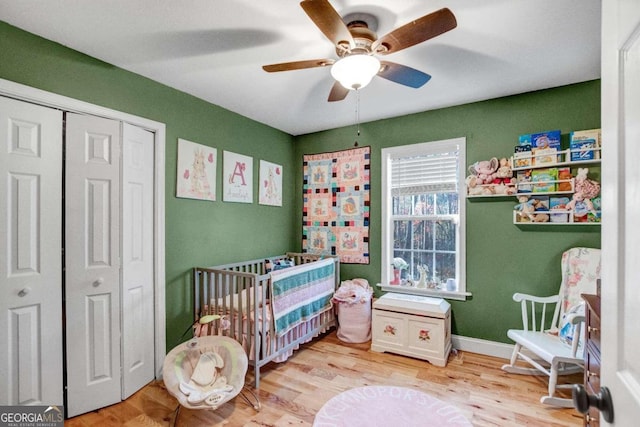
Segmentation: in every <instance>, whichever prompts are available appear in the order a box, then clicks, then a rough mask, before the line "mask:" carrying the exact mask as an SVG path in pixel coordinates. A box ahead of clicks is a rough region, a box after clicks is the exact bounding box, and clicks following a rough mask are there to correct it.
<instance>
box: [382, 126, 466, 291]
mask: <svg viewBox="0 0 640 427" xmlns="http://www.w3.org/2000/svg"><path fill="white" fill-rule="evenodd" d="M453 144H457V145H458V146H459V147H460V148H459V151H458V159H459V162H460V165H462V167H460V168H459V170H458V183H459V185H460V188H459V190H458V198H459V202H458V203H459V204H458V216H459V218H460V222H459V223H458V224H457V225H458V237H459V238H460V241H458V242H457V245H456V246H457V247H458V248H459V250H458V253H457V259H458V271H457V279H458V290H459V292H448V293H446V295H445V294H444V293H440V292H438V294H437V295H436V296H440V297H446V298H452V299H465V298H464V297H465V296H466V295H469V294H468V292H467V283H466V265H467V263H466V222H467V220H466V218H467V217H466V203H465V201H466V194H465V189H464V188H465V187H464V185H462V183H463V182H464V179H465V168H466V166H465V165H466V153H467V148H466V147H467V138H466V137H459V138H450V139H444V140H440V141H431V142H422V143H418V144H409V145H401V146H396V147H388V148H383V149H381V150H380V153H381V156H380V157H381V159H380V163H381V167H380V169H381V175H382V176H381V180H380V200H381V204H382V206H381V212H380V213H381V218H382V222H383V223H382V227H381V234H382V235H381V246H380V249H381V254H380V255H381V260H382V269H381V275H382V279H383V280H382V281H383V282H384V281H385V280H388V279H387V278H388V277H390V274H389V272H388V268H389V266H390V265H391V260H392V258H393V245H392V244H391V241H392V233H393V231H392V230H391V227H390V226H389V224H388V219H389V217H390V214H389V211H390V209H391V206H390V202H391V199H390V197H387V195H388V194H389V189H390V187H391V159H392V157H395V156H403V155H412V154H415V153H416V152H418V151H421V150H424V151H428V152H434V151H438V150H442V149H444V148H451V146H452V145H453ZM385 286H386V283H385Z"/></svg>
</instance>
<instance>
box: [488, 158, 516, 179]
mask: <svg viewBox="0 0 640 427" xmlns="http://www.w3.org/2000/svg"><path fill="white" fill-rule="evenodd" d="M498 164H499V166H498V169H497V170H496V177H495V178H494V179H493V183H494V184H505V185H509V184H514V183H515V179H514V178H513V169H512V168H511V160H510V159H507V158H506V157H502V158H501V159H500V160H499V161H498Z"/></svg>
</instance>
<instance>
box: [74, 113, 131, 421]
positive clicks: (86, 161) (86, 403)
mask: <svg viewBox="0 0 640 427" xmlns="http://www.w3.org/2000/svg"><path fill="white" fill-rule="evenodd" d="M66 119H67V120H66V169H65V221H66V223H65V309H66V338H67V342H66V345H67V415H68V416H70V417H72V416H75V415H78V414H81V413H84V412H88V411H91V410H94V409H97V408H101V407H104V406H108V405H111V404H113V403H116V402H119V401H120V397H121V394H122V386H121V373H120V367H121V364H120V358H121V354H120V352H121V347H120V280H121V278H120V146H121V144H120V123H119V122H117V121H113V120H108V119H103V118H98V117H92V116H83V115H79V114H71V113H67V116H66Z"/></svg>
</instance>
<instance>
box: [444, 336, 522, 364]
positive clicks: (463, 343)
mask: <svg viewBox="0 0 640 427" xmlns="http://www.w3.org/2000/svg"><path fill="white" fill-rule="evenodd" d="M451 345H452V347H453V348H455V349H457V350H462V351H468V352H471V353H478V354H484V355H485V356H493V357H499V358H501V359H507V360H509V359H511V353H513V345H512V344H505V343H501V342H496V341H488V340H483V339H479V338H470V337H464V336H461V335H451Z"/></svg>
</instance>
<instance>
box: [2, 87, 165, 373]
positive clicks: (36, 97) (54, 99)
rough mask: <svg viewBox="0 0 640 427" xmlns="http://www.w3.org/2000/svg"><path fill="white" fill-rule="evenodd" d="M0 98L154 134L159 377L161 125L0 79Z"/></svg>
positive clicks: (160, 357)
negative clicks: (130, 126)
mask: <svg viewBox="0 0 640 427" xmlns="http://www.w3.org/2000/svg"><path fill="white" fill-rule="evenodd" d="M0 95H2V96H7V97H11V98H15V99H19V100H22V101H28V102H32V103H34V104H38V105H43V106H47V107H52V108H56V109H60V110H65V111H70V112H74V113H81V114H82V113H83V114H91V115H94V116H99V117H104V118H108V119H114V120H119V121H123V122H127V123H130V124H132V125H135V126H138V127H142V128H144V129H147V130H149V131H151V132H153V133H154V134H155V165H154V168H155V177H154V178H155V194H154V199H155V206H154V233H153V234H154V243H155V259H156V263H155V266H154V276H155V280H154V294H155V313H154V315H155V373H156V378H160V377H161V376H162V364H163V362H164V357H165V355H166V317H165V316H166V312H165V291H166V289H165V288H166V285H165V236H164V230H165V145H166V137H165V128H166V126H165V124H164V123H161V122H156V121H154V120H149V119H145V118H143V117H139V116H134V115H131V114H127V113H123V112H121V111H116V110H112V109H110V108H105V107H100V106H98V105H94V104H89V103H87V102H84V101H80V100H77V99H73V98H69V97H66V96H63V95H58V94H55V93H51V92H47V91H44V90H41V89H36V88H33V87H30V86H25V85H23V84H20V83H16V82H12V81H9V80H5V79H0Z"/></svg>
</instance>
